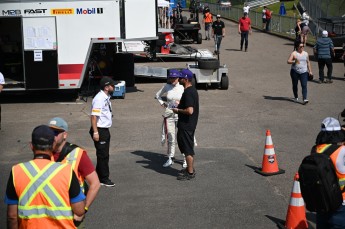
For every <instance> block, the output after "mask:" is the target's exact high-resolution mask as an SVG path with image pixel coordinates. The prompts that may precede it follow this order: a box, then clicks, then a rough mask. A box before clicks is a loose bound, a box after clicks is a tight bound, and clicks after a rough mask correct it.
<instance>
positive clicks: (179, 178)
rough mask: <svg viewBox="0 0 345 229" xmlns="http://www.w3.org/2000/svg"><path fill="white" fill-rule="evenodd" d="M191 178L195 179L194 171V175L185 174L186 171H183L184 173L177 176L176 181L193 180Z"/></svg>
mask: <svg viewBox="0 0 345 229" xmlns="http://www.w3.org/2000/svg"><path fill="white" fill-rule="evenodd" d="M193 178H195V171H194V173H192V174H189V173H188V172H187V170H185V171H184V173H182V174H179V175H178V176H177V180H180V181H185V180H191V179H193Z"/></svg>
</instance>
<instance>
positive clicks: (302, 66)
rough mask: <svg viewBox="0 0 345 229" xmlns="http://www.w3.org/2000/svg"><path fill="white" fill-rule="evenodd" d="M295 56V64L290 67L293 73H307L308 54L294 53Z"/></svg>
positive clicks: (303, 52)
mask: <svg viewBox="0 0 345 229" xmlns="http://www.w3.org/2000/svg"><path fill="white" fill-rule="evenodd" d="M294 54H295V56H296V59H297V60H296V62H295V63H294V64H293V65H292V66H291V68H292V69H293V70H295V72H297V73H299V74H302V73H305V72H307V71H308V62H307V60H308V53H307V52H305V51H302V53H299V52H294Z"/></svg>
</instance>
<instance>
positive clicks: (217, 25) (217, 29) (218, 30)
mask: <svg viewBox="0 0 345 229" xmlns="http://www.w3.org/2000/svg"><path fill="white" fill-rule="evenodd" d="M224 36H225V25H224V22H223V21H221V20H220V15H219V14H218V15H217V21H214V22H213V24H212V37H213V38H214V43H215V50H214V54H219V53H220V51H219V50H220V43H221V42H222V38H223V37H224Z"/></svg>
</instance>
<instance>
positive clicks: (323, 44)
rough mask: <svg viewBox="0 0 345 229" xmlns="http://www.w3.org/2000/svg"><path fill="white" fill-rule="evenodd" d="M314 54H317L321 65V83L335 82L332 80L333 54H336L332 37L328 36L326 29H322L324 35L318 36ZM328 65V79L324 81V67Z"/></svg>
mask: <svg viewBox="0 0 345 229" xmlns="http://www.w3.org/2000/svg"><path fill="white" fill-rule="evenodd" d="M314 54H315V55H316V56H317V63H318V66H319V83H320V84H321V83H333V80H332V71H333V63H332V55H333V56H334V55H335V53H334V45H333V42H332V40H331V38H329V37H328V32H327V31H326V30H324V31H322V37H320V38H318V39H317V41H316V44H315V46H314ZM325 65H326V66H327V78H328V79H327V81H324V68H325Z"/></svg>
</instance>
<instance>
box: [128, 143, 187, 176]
mask: <svg viewBox="0 0 345 229" xmlns="http://www.w3.org/2000/svg"><path fill="white" fill-rule="evenodd" d="M131 153H132V154H134V155H137V156H141V157H143V158H144V160H137V161H136V163H138V164H142V166H143V167H144V168H146V169H151V170H153V171H156V172H157V173H161V174H165V175H170V176H174V177H176V176H177V174H178V172H179V170H178V169H175V168H172V167H167V168H164V167H163V166H162V165H163V164H164V162H166V160H167V157H166V156H165V155H162V154H159V153H154V152H148V151H141V150H137V151H133V152H131ZM175 163H179V164H182V162H181V161H176V160H175Z"/></svg>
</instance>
